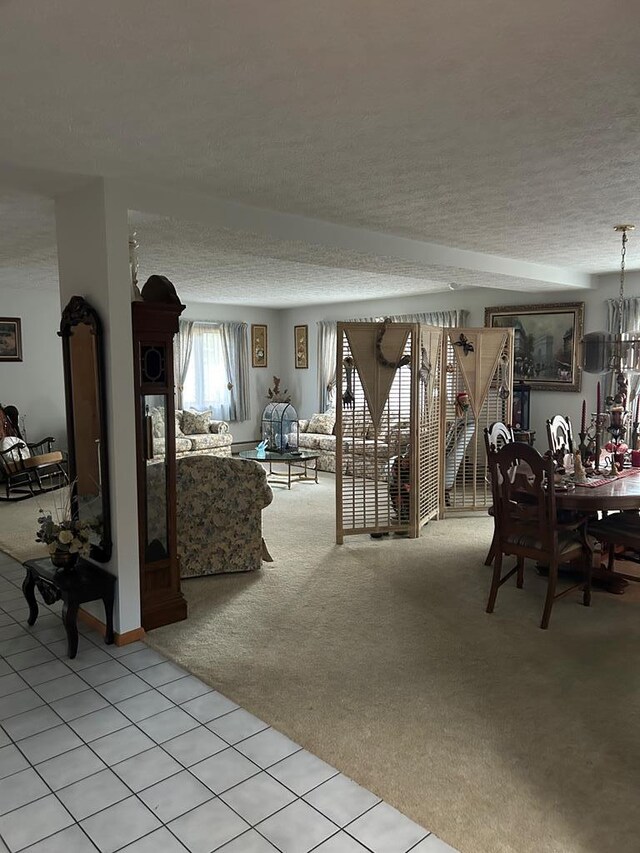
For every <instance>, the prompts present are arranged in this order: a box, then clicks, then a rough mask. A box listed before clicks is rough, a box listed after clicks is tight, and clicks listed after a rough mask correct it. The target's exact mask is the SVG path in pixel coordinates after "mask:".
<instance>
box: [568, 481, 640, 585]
mask: <svg viewBox="0 0 640 853" xmlns="http://www.w3.org/2000/svg"><path fill="white" fill-rule="evenodd" d="M596 483H597V485H595V484H596ZM572 485H573V488H571V487H567V488H566V489H556V507H557V508H558V509H564V510H574V511H577V512H582V513H585V514H586V515H596V514H597V513H598V512H618V511H620V512H623V511H633V510H635V511H638V510H640V468H627V469H624V470H623V471H622V472H621V475H619V476H617V477H605V476H604V475H601V476H599V477H595V478H593V479H592V480H591V481H590V483H589V484H588V485H580V484H572ZM593 579H594V581H595V582H596V583H598V585H600V586H601V587H603V588H605V589H607V590H608V591H609V592H613V593H616V594H621V593H623V592H624V590H625V589H626V587H627V586H628V581H627V580H626V579H625V578H623V577H620V576H617V575H616V573H615V572H610V571H608V570H607V568H606V566H605V565H604V564H603V565H601V566H600V567H599V569H597V568H594V577H593ZM639 580H640V576H639Z"/></svg>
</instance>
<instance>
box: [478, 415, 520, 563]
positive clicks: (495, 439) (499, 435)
mask: <svg viewBox="0 0 640 853" xmlns="http://www.w3.org/2000/svg"><path fill="white" fill-rule="evenodd" d="M513 441H515V438H514V434H513V427H512V426H511V425H510V424H505V423H503V422H502V421H494V422H493V423H492V424H489V426H488V427H485V428H484V449H485V451H486V453H487V457H488V455H489V451H490V450H500V448H501V447H502V446H503V445H505V444H511V442H513ZM487 512H488V513H489V515H490V516H493V505H492V506H490V507H489V509H488V510H487ZM495 555H496V531H495V529H494V531H493V538H492V540H491V545H490V546H489V551H488V553H487V557H486V559H485V561H484V564H485V566H490V565H491V564H492V563H493V558H494V557H495Z"/></svg>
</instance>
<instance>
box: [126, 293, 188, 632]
mask: <svg viewBox="0 0 640 853" xmlns="http://www.w3.org/2000/svg"><path fill="white" fill-rule="evenodd" d="M142 296H143V299H142V301H138V302H132V303H131V311H132V320H133V357H134V371H135V378H134V385H135V394H136V447H137V469H138V470H137V474H138V536H139V543H140V545H139V548H140V552H139V553H140V606H141V619H142V627H143V628H144V629H145V630H150V629H151V628H158V627H160V626H161V625H168V624H169V623H171V622H178V621H179V620H181V619H186V617H187V603H186V601H185V599H184V597H183V595H182V592H181V591H180V570H179V565H178V554H177V540H176V453H175V414H174V413H175V406H174V378H173V337H174V335H175V334H176V332H177V331H178V321H179V317H180V314H181V313H182V311H183V310H184V308H185V306H184V305H182V304H181V303H180V300H179V298H178V296H177V294H176V292H175V289H174V287H173V285H172V284H171V282H170V281H169V280H168V279H166V278H165V277H164V276H151V277H150V278H149V280H148V281H147V283H146V284H145V286H144V288H143V289H142Z"/></svg>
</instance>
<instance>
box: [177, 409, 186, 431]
mask: <svg viewBox="0 0 640 853" xmlns="http://www.w3.org/2000/svg"><path fill="white" fill-rule="evenodd" d="M178 435H184V433H183V432H182V409H176V436H178Z"/></svg>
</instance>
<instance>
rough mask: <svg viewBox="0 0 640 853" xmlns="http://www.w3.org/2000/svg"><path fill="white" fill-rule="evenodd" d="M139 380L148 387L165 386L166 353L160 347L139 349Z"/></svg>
mask: <svg viewBox="0 0 640 853" xmlns="http://www.w3.org/2000/svg"><path fill="white" fill-rule="evenodd" d="M140 374H141V375H140V378H141V380H142V383H144V384H150V385H166V382H167V351H166V347H163V346H162V345H157V344H155V345H152V346H149V345H145V344H143V345H142V346H141V347H140Z"/></svg>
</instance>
